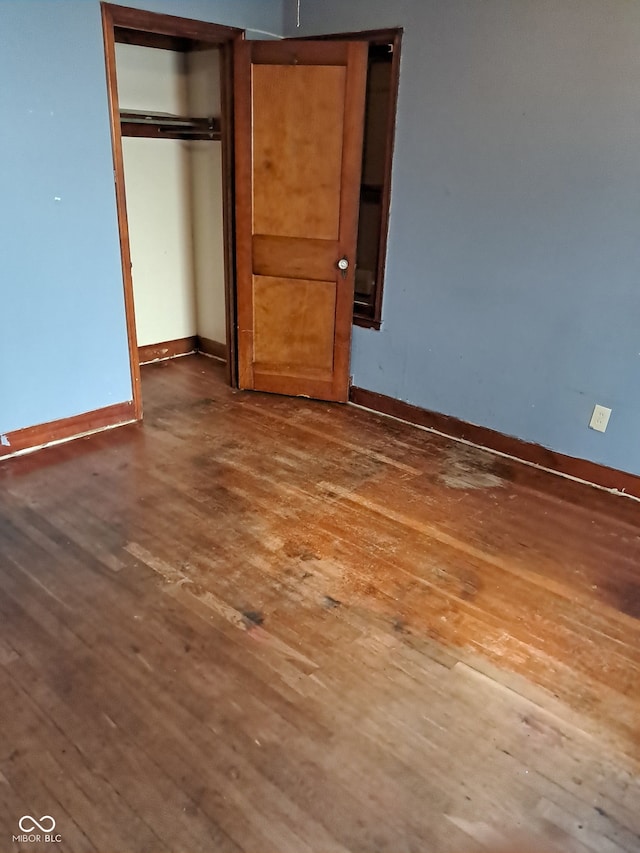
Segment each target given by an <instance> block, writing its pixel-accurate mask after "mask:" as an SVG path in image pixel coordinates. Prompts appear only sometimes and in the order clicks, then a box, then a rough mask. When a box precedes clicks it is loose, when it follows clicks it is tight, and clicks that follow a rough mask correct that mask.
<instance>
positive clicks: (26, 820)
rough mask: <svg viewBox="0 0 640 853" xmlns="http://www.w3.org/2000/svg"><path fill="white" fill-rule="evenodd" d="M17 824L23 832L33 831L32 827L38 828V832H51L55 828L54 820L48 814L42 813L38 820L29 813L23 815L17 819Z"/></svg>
mask: <svg viewBox="0 0 640 853" xmlns="http://www.w3.org/2000/svg"><path fill="white" fill-rule="evenodd" d="M18 826H19V827H20V829H21V830H22V831H23V832H27V833H29V832H33V830H34V829H39V830H40V832H47V833H48V832H53V830H54V829H55V828H56V822H55V820H54V819H53V818H52V817H51V815H49V814H45V815H42V817H41V818H40V820H36V819H35V817H31V815H30V814H26V815H23V816H22V817H21V818H20V820H19V821H18Z"/></svg>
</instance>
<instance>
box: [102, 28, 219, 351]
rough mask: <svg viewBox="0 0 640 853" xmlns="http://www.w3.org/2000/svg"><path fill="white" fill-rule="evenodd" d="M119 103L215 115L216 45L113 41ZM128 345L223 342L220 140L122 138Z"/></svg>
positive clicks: (126, 107)
mask: <svg viewBox="0 0 640 853" xmlns="http://www.w3.org/2000/svg"><path fill="white" fill-rule="evenodd" d="M116 60H117V73H118V99H119V102H120V109H122V110H137V111H145V110H148V111H150V112H165V113H171V114H173V115H199V116H210V115H215V116H219V115H220V111H219V103H220V95H219V82H218V81H219V73H218V51H217V50H208V51H195V52H194V53H192V54H182V53H178V52H176V51H171V50H159V49H156V48H148V47H139V46H136V45H125V44H118V45H116ZM122 147H123V157H124V170H125V188H126V199H127V216H128V222H129V238H130V243H131V261H132V277H133V290H134V302H135V312H136V331H137V338H138V345H139V346H145V345H147V344H156V343H163V342H165V341H172V340H176V339H180V338H186V337H191V336H194V335H200V336H202V337H206V338H210V339H212V340H214V341H218V342H221V343H224V342H225V341H226V333H225V300H224V240H223V228H222V169H221V162H220V149H221V145H220V143H219V142H215V141H206V142H205V141H198V142H195V141H194V142H184V141H181V140H175V139H146V138H137V137H136V138H131V137H125V138H123V140H122Z"/></svg>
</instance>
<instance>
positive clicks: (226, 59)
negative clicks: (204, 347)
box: [100, 2, 245, 420]
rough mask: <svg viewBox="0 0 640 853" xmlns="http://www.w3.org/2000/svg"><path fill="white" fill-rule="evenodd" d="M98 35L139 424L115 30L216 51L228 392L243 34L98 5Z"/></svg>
mask: <svg viewBox="0 0 640 853" xmlns="http://www.w3.org/2000/svg"><path fill="white" fill-rule="evenodd" d="M100 6H101V11H102V32H103V39H104V55H105V63H106V72H107V93H108V99H109V117H110V125H111V145H112V149H113V171H114V181H115V192H116V207H117V215H118V230H119V234H120V255H121V259H122V279H123V283H124V301H125V313H126V323H127V339H128V344H129V364H130V370H131V387H132V393H133V409H134V416H135V418H136V420H141V419H142V393H141V389H140V364H139V358H138V345H137V339H136V321H135V307H134V298H133V278H132V275H131V249H130V242H129V226H128V222H127V208H126V193H125V180H124V161H123V155H122V134H121V129H120V110H119V103H118V83H117V77H116V53H115V45H116V33H115V30H116V28H121V29H126V30H130V31H133V32H135V33H136V35H139V38H138V39H137V40H136V41H135V42H134V43H137V44H142V45H145V44H146V45H147V46H154V44H155V46H161V43H162V41H163V39H164V46H169V45H170V44H171V43H172V42H173V44H174V45H176V44H177V43H179V42H180V41H182V42H194V41H195V42H200V43H202V44H206V45H210V46H212V47H218V48H219V49H220V60H221V62H220V95H221V122H222V183H223V192H222V196H223V198H222V213H223V230H224V247H225V249H224V255H225V257H224V269H225V276H224V278H225V303H226V327H227V379H228V381H229V384H230V385H231V386H233V387H236V386H237V346H236V286H235V279H236V275H235V215H234V199H235V191H234V125H233V114H234V109H233V107H234V97H233V56H234V46H235V44H236V42H238V41H240V40H242V39H244V37H245V31H244V30H241V29H237V28H236V27H226V26H222V25H219V24H210V23H206V22H205V21H196V20H193V19H191V18H180V17H176V16H174V15H164V14H160V13H157V12H146V11H144V10H142V9H132V8H129V7H126V6H117V5H114V4H112V3H105V2H102V3H101V4H100Z"/></svg>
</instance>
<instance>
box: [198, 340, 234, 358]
mask: <svg viewBox="0 0 640 853" xmlns="http://www.w3.org/2000/svg"><path fill="white" fill-rule="evenodd" d="M196 341H197V346H198V352H203V353H204V354H205V355H212V356H213V357H214V358H219V359H220V361H229V351H228V347H227V345H226V344H223V343H220V341H213V340H211V338H203V337H201V336H198V337H197V338H196Z"/></svg>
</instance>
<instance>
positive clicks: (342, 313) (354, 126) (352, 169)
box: [332, 41, 367, 402]
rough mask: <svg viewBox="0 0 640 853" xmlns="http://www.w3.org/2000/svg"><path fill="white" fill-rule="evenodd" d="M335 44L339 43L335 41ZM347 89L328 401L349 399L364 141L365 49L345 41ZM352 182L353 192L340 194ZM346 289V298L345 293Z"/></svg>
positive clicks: (363, 45)
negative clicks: (341, 264)
mask: <svg viewBox="0 0 640 853" xmlns="http://www.w3.org/2000/svg"><path fill="white" fill-rule="evenodd" d="M336 44H339V42H336ZM346 46H347V68H348V74H347V89H346V92H345V116H344V136H345V144H344V149H343V159H342V187H343V192H342V199H341V203H340V235H339V247H338V257H349V261H350V266H349V270H348V272H347V276H346V279H344V280H341V277H340V276H339V275H338V277H337V281H338V289H339V294H338V299H337V302H336V342H335V354H334V364H333V374H334V380H333V392H332V399H334V400H338V401H340V402H346V401H347V400H348V399H349V364H350V361H351V334H352V328H353V299H354V292H355V275H356V263H355V262H356V258H355V257H353V256H352V255H351V247H352V246H353V247H354V251H355V247H356V246H357V242H358V219H359V217H360V189H359V187H360V182H361V180H362V147H363V138H364V120H365V116H364V110H365V93H366V86H367V47H366V45H365V44H363V43H362V42H353V41H351V42H347V43H346ZM352 183H355V184H356V185H357V187H358V189H357V191H356V192H355V193H351V192H346V193H345V191H344V187H349V186H350V185H351V184H352ZM347 290H348V294H349V295H348V296H347V295H346V293H345V291H347Z"/></svg>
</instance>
